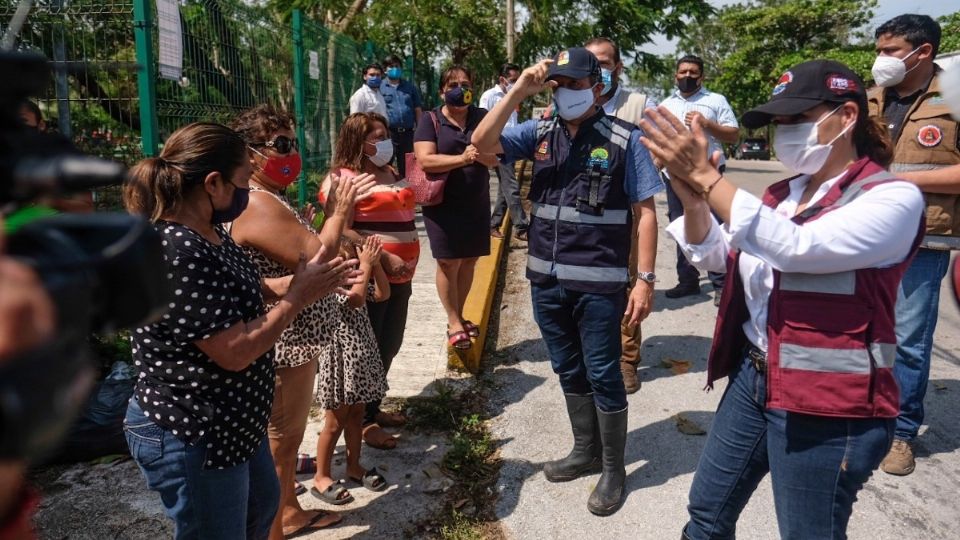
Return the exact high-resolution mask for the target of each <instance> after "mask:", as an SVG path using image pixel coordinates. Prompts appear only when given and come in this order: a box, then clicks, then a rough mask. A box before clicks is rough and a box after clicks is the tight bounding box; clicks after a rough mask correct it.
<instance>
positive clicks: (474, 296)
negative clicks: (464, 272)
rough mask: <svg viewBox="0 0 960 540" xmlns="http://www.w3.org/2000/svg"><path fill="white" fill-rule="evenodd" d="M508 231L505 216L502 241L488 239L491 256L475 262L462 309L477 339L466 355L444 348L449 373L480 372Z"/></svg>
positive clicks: (507, 216)
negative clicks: (477, 330) (474, 326)
mask: <svg viewBox="0 0 960 540" xmlns="http://www.w3.org/2000/svg"><path fill="white" fill-rule="evenodd" d="M509 231H510V215H509V213H508V214H507V215H506V216H504V218H503V223H502V224H501V226H500V232H502V233H503V238H490V254H489V255H487V256H486V257H481V258H480V260H478V261H477V267H476V270H475V271H474V274H473V285H471V287H470V294H469V295H468V296H467V302H466V304H464V306H463V317H464V318H465V319H467V320H470V321H473V322H474V324H476V325H477V326H479V327H480V335H479V336H477V337H475V338H473V339H472V340H471V342H472V343H473V345H472V346H471V347H470V348H469V349H467V350H465V351H461V350H457V349H456V348H454V347H453V346H452V345H449V344H448V345H447V367H448V368H450V369H456V370H461V371H463V370H465V371H469V372H470V373H477V372H478V371H480V360H481V358H482V356H483V346H484V343H485V342H486V339H487V328H488V325H489V324H490V307H491V304H492V303H493V296H494V294H496V292H497V280H498V278H499V277H500V261H501V260H502V258H503V254H504V253H506V251H507V247H508V245H509V242H510V238H509V236H508V232H509Z"/></svg>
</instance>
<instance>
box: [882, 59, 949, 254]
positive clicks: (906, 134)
mask: <svg viewBox="0 0 960 540" xmlns="http://www.w3.org/2000/svg"><path fill="white" fill-rule="evenodd" d="M936 69H937V75H934V77H933V80H932V81H930V87H929V88H927V91H926V92H924V93H923V95H921V96H920V97H919V98H917V101H916V102H915V103H914V104H913V106H912V107H911V108H910V110H909V111H908V112H907V116H906V117H905V119H904V121H903V129H902V131H901V133H900V139H899V140H898V141H897V144H896V148H894V152H893V163H891V164H890V172H892V173H898V172H908V171H922V170H933V169H940V168H943V167H949V166H951V165H957V164H960V149H958V148H957V122H956V121H955V120H953V118H951V117H950V109H949V108H948V107H947V104H946V103H944V101H943V98H941V97H940V85H939V71H940V69H939V68H936ZM867 96H868V101H869V107H870V116H873V117H876V118H880V119H881V121H882V117H883V101H884V97H885V95H884V89H883V88H879V87H877V88H871V89H870V91H869V92H868V93H867ZM923 196H924V198H925V199H926V203H927V235H936V236H955V237H960V195H947V194H942V193H924V194H923ZM932 240H933V239H930V238H928V239H927V242H925V244H928V247H934V246H933V243H932Z"/></svg>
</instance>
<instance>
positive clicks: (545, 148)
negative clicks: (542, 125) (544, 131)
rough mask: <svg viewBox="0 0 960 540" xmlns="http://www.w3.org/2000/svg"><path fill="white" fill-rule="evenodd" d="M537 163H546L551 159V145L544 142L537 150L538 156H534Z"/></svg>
mask: <svg viewBox="0 0 960 540" xmlns="http://www.w3.org/2000/svg"><path fill="white" fill-rule="evenodd" d="M533 157H534V159H536V160H537V161H544V160H546V159H549V158H550V143H548V142H547V141H543V142H542V143H540V146H539V147H538V148H537V154H536V155H535V156H533Z"/></svg>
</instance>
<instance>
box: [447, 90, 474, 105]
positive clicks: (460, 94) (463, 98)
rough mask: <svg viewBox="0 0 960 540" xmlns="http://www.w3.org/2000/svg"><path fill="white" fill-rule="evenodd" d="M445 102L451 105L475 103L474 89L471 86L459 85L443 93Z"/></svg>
mask: <svg viewBox="0 0 960 540" xmlns="http://www.w3.org/2000/svg"><path fill="white" fill-rule="evenodd" d="M443 102H444V103H446V104H447V105H449V106H451V107H466V106H468V105H470V104H471V103H473V91H472V90H470V88H469V87H467V88H464V87H462V86H458V87H456V88H454V89H452V90H448V91H447V92H446V93H445V94H443Z"/></svg>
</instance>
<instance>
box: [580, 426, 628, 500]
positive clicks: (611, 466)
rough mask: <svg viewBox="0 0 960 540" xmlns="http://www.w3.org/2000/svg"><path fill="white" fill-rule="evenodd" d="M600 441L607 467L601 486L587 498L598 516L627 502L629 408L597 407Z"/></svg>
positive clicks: (599, 484)
mask: <svg viewBox="0 0 960 540" xmlns="http://www.w3.org/2000/svg"><path fill="white" fill-rule="evenodd" d="M597 423H598V424H599V426H600V440H601V441H602V444H603V469H602V472H601V474H600V480H598V481H597V487H595V488H594V489H593V493H591V494H590V499H588V500H587V510H590V512H591V513H593V514H596V515H598V516H609V515H611V514H613V513H614V512H616V511H617V510H619V509H620V506H621V505H622V504H623V495H624V493H623V487H624V484H625V483H626V481H627V471H626V468H625V467H624V464H623V450H624V447H625V446H626V443H627V409H623V410H622V411H618V412H614V413H605V412H603V411H601V410H599V409H597Z"/></svg>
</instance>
